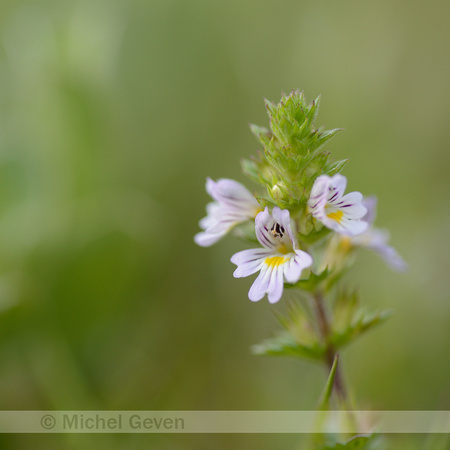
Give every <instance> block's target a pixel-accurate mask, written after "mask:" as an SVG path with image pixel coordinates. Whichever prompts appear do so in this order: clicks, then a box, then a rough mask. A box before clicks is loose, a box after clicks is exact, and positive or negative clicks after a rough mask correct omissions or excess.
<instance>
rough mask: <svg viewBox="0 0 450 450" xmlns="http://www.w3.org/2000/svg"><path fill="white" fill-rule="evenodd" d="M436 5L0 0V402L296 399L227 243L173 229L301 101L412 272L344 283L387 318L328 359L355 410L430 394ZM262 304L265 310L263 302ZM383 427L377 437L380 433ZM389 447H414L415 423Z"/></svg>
mask: <svg viewBox="0 0 450 450" xmlns="http://www.w3.org/2000/svg"><path fill="white" fill-rule="evenodd" d="M449 17H450V10H449V4H448V2H445V1H444V0H431V1H429V2H423V1H418V0H412V1H410V2H407V3H405V2H403V1H400V0H381V1H377V2H367V1H361V0H347V1H343V0H338V1H325V0H321V1H317V0H295V1H294V0H285V1H278V2H277V1H273V0H272V1H266V0H259V1H256V0H240V1H235V0H231V1H227V2H219V1H214V0H150V1H146V2H142V1H138V0H129V1H125V0H110V1H106V0H77V1H75V0H71V1H70V0H58V1H52V0H29V1H26V0H2V2H1V3H0V80H1V81H0V309H1V310H0V361H1V363H0V408H1V409H3V410H16V409H17V410H21V409H27V410H28V409H29V410H44V409H61V410H75V409H80V410H87V409H96V410H108V409H111V410H122V409H125V410H138V409H142V410H162V409H173V410H208V409H211V410H258V409H261V410H291V409H292V410H296V409H305V410H306V409H312V408H314V406H315V404H316V400H317V397H318V396H319V394H320V392H321V389H322V386H323V383H324V381H325V374H324V373H322V372H321V369H320V368H319V367H316V366H311V365H309V364H308V363H306V362H303V361H297V360H282V359H271V358H261V357H255V356H252V355H251V354H250V351H249V348H250V346H251V345H252V344H254V343H257V342H259V341H260V340H262V339H264V338H267V337H269V336H270V335H271V334H272V333H273V332H274V331H276V330H278V324H277V322H276V320H275V319H274V315H273V307H272V306H270V305H269V304H268V302H267V301H266V300H264V301H261V302H259V303H257V304H253V303H251V302H250V301H249V300H248V299H247V290H248V288H249V287H250V284H251V280H250V279H239V280H235V279H233V277H232V272H233V270H234V266H233V265H232V264H231V263H230V262H229V258H230V257H231V255H232V254H233V253H234V252H236V251H238V250H241V249H243V248H245V244H242V243H240V242H238V241H235V240H233V239H232V238H231V237H229V238H227V239H225V240H223V241H221V242H220V243H219V244H217V245H216V246H214V247H212V248H209V249H206V250H205V249H202V248H198V247H196V246H195V244H194V243H193V239H192V238H193V235H194V234H195V233H196V232H197V231H198V225H197V223H198V220H199V219H200V218H201V217H203V216H204V208H205V204H206V202H207V201H209V198H208V197H207V195H206V193H205V190H204V183H205V180H206V177H207V176H210V177H212V178H214V179H216V178H220V177H226V178H234V179H237V180H239V181H241V182H245V183H246V184H247V186H248V187H250V188H252V189H253V188H254V186H252V185H251V183H250V182H247V181H245V179H244V177H243V175H242V174H241V172H240V165H239V161H240V159H241V158H242V157H248V156H249V155H251V154H253V153H254V152H255V151H256V150H257V149H258V143H257V141H256V140H255V139H254V137H253V136H252V135H251V133H250V131H249V129H248V124H249V123H250V122H252V123H256V124H258V125H262V126H267V124H268V119H267V116H266V112H265V108H264V104H263V98H264V97H266V98H268V99H270V100H272V101H275V102H277V101H278V100H279V98H280V93H281V91H282V90H284V91H286V92H289V91H290V90H291V89H297V88H298V89H302V90H304V91H305V94H306V96H307V98H309V99H313V98H315V97H316V96H317V95H319V94H322V108H321V113H320V114H319V118H318V124H319V125H321V124H324V125H326V127H327V128H336V127H343V128H345V132H344V133H341V134H340V135H339V136H338V137H336V138H335V139H334V140H332V141H331V142H330V143H329V144H328V145H327V149H328V150H330V151H332V153H333V155H334V158H335V159H341V158H346V157H350V158H351V161H350V163H349V164H348V165H347V167H346V168H345V170H344V174H345V175H346V176H347V177H348V179H349V189H350V190H359V191H361V192H362V193H364V194H365V195H369V194H376V195H377V196H378V199H379V208H378V209H379V211H378V220H377V224H378V226H381V227H386V228H388V229H389V230H390V231H391V235H392V240H391V242H392V244H393V245H394V246H395V247H396V248H397V249H398V251H399V252H400V253H401V254H402V255H403V257H404V258H405V259H406V260H407V262H408V263H409V265H410V270H409V272H407V273H406V274H397V273H393V272H390V271H389V269H388V268H387V267H385V266H384V264H383V262H382V261H381V260H379V259H378V258H377V257H376V256H374V255H372V254H369V253H364V254H362V255H361V258H360V260H359V261H360V264H359V265H358V266H357V267H355V269H354V270H353V272H352V276H351V278H350V280H351V282H352V284H354V285H357V286H359V288H360V292H361V296H362V299H363V302H364V303H365V304H366V305H367V306H368V307H371V308H377V307H380V308H381V307H394V308H395V310H396V315H395V316H394V317H393V318H391V319H390V320H389V321H388V322H387V323H386V324H384V325H383V326H381V327H380V328H378V329H377V330H375V331H373V332H372V333H370V334H368V335H367V336H365V337H364V338H362V339H361V340H360V341H359V342H357V343H356V344H355V345H354V346H352V347H350V348H349V349H348V350H347V351H346V352H345V353H344V355H343V358H342V359H343V363H344V365H345V372H346V378H347V380H348V382H349V383H351V384H352V385H353V386H354V389H355V393H356V395H357V398H358V400H359V403H360V407H361V409H363V408H367V409H394V410H409V409H411V410H416V409H417V410H428V409H429V410H433V409H448V407H449V393H450V391H449V385H448V380H449V379H450V371H449V364H448V357H449V338H450V336H449V319H450V304H449V301H448V289H449V283H448V271H449V268H450V267H449V266H450V265H449V262H448V256H449V254H450V248H449V247H450V246H449V238H448V228H449V226H448V223H449V221H450V208H449V202H448V193H449V189H450V186H449V184H450V183H449V175H448V171H449V169H450V167H449V166H450V164H449V163H450V157H449V153H448V149H449V143H450V142H449V140H450V139H449V132H448V121H449V113H450V111H449V109H450V107H449V105H450V86H449V79H450V61H449V54H448V43H449V33H448V21H449ZM276 309H277V310H283V305H282V304H280V305H278V306H277V308H276ZM397 439H399V438H398V437H397ZM401 439H403V440H402V441H401V442H402V443H403V444H402V445H403V447H398V446H394V447H393V448H423V447H422V446H423V445H424V440H423V438H421V437H414V436H409V437H408V436H406V437H402V438H401ZM302 442H303V441H302V437H301V436H295V435H284V436H281V435H261V436H259V435H227V436H219V435H184V436H183V435H110V436H108V435H104V436H103V435H99V436H95V435H75V436H70V435H38V436H27V435H23V436H19V435H3V436H1V437H0V445H1V446H2V448H14V449H15V448H33V449H41V448H42V449H44V448H45V449H50V448H144V447H145V448H155V449H166V448H171V449H191V448H192V449H194V448H195V449H202V448H205V449H206V448H208V449H209V448H215V449H227V448H230V446H232V445H233V446H235V447H237V448H260V449H272V448H286V449H287V448H302V445H303V444H302Z"/></svg>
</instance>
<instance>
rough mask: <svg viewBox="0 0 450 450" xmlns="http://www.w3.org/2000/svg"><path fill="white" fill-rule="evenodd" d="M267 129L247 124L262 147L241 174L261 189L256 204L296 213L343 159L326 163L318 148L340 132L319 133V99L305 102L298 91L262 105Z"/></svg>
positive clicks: (327, 160) (327, 153) (325, 157)
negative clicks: (319, 181) (319, 180)
mask: <svg viewBox="0 0 450 450" xmlns="http://www.w3.org/2000/svg"><path fill="white" fill-rule="evenodd" d="M265 103H266V108H267V111H268V114H269V120H270V129H267V128H264V127H259V126H257V125H250V129H251V131H252V133H253V134H254V135H255V136H256V137H257V139H258V140H259V142H260V143H261V145H262V146H263V150H262V152H261V153H260V154H259V155H258V157H257V158H253V159H252V160H244V161H243V162H242V169H243V171H244V173H245V174H246V175H247V176H248V177H249V178H250V179H252V180H253V181H255V182H256V183H259V184H262V185H263V186H265V187H266V190H267V195H263V196H261V197H260V198H259V199H258V200H259V201H260V203H261V205H263V206H266V205H269V206H279V207H280V208H282V209H289V210H290V211H291V213H292V212H294V213H296V212H301V210H302V209H304V207H305V205H306V202H307V200H308V198H309V194H310V192H311V188H312V185H313V183H314V181H315V179H316V178H317V177H318V176H319V175H322V174H327V175H334V174H335V173H337V172H339V171H340V170H341V169H342V167H343V166H344V165H345V164H346V162H347V160H343V161H338V162H330V161H329V157H330V154H329V152H324V151H321V148H322V147H323V145H324V144H325V143H326V142H328V141H329V140H330V139H331V138H332V137H334V136H335V135H336V134H337V133H338V132H339V131H341V129H339V128H336V129H333V130H326V131H324V130H322V129H318V128H316V127H315V124H314V122H315V120H316V118H317V115H318V112H319V104H320V97H318V98H317V99H316V100H313V101H312V102H311V103H308V102H307V101H306V99H305V96H304V94H303V92H300V91H292V92H291V93H290V94H289V95H285V94H284V93H283V94H282V98H281V101H280V102H279V103H278V104H277V105H275V104H274V103H272V102H270V101H268V100H266V101H265Z"/></svg>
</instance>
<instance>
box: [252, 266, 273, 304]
mask: <svg viewBox="0 0 450 450" xmlns="http://www.w3.org/2000/svg"><path fill="white" fill-rule="evenodd" d="M271 274H272V268H271V267H269V266H267V265H263V266H262V268H261V272H260V274H259V275H258V277H257V278H256V280H255V281H254V282H253V284H252V286H251V287H250V290H249V291H248V298H249V299H250V300H251V301H252V302H257V301H259V300H261V299H262V298H263V297H264V295H265V293H266V292H267V289H268V288H269V283H270V276H271Z"/></svg>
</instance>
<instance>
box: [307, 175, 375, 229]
mask: <svg viewBox="0 0 450 450" xmlns="http://www.w3.org/2000/svg"><path fill="white" fill-rule="evenodd" d="M346 186H347V178H345V177H344V176H343V175H339V174H337V175H334V176H333V177H329V176H328V175H321V176H319V177H317V179H316V181H315V182H314V185H313V188H312V190H311V195H310V197H309V200H308V207H309V210H310V212H311V214H312V215H313V217H315V218H316V219H317V220H320V221H321V222H322V223H323V224H324V225H325V226H326V227H327V228H330V229H331V230H334V231H337V232H338V233H341V234H346V235H349V236H355V235H357V234H360V233H362V232H363V231H365V230H366V229H367V227H368V224H367V222H365V221H364V220H361V219H362V218H363V217H364V215H365V214H366V213H367V209H366V207H365V206H363V204H362V198H363V196H362V194H361V193H360V192H350V193H349V194H347V195H344V192H345V188H346Z"/></svg>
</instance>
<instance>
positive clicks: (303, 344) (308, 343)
mask: <svg viewBox="0 0 450 450" xmlns="http://www.w3.org/2000/svg"><path fill="white" fill-rule="evenodd" d="M277 319H278V321H279V322H280V323H281V325H282V327H283V328H284V331H282V332H281V333H279V334H278V335H277V336H275V337H273V338H270V339H266V340H264V341H263V342H262V343H260V344H258V345H255V346H253V347H252V352H253V353H254V354H256V355H267V356H298V357H303V358H308V359H314V360H322V359H323V358H324V356H325V351H326V348H325V345H324V344H323V343H322V342H321V341H320V340H319V339H318V337H317V333H316V330H315V328H314V326H313V325H311V322H312V320H311V317H310V315H309V314H308V312H307V310H306V309H305V308H304V307H303V306H302V305H301V304H300V303H292V304H290V305H289V307H288V312H287V315H282V314H277Z"/></svg>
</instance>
